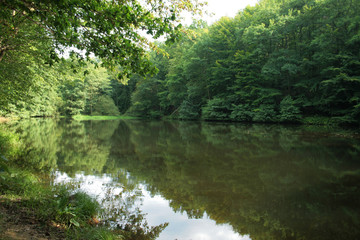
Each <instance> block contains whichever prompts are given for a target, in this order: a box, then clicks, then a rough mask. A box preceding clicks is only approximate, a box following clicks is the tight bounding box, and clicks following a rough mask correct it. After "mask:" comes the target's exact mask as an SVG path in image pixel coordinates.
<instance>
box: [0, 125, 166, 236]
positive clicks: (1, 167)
mask: <svg viewBox="0 0 360 240" xmlns="http://www.w3.org/2000/svg"><path fill="white" fill-rule="evenodd" d="M23 149H25V148H24V146H23V143H22V140H21V139H20V138H19V136H18V135H17V134H16V133H13V132H11V131H10V130H9V129H6V126H3V125H0V239H42V238H44V236H46V238H47V239H48V238H49V237H50V238H51V239H88V240H92V239H94V240H95V239H96V240H97V239H106V240H111V239H122V240H127V239H129V240H130V239H133V240H152V239H156V237H157V236H158V235H159V233H160V232H161V231H162V229H163V228H164V227H165V225H160V226H156V227H148V226H147V225H146V223H145V224H144V218H143V215H142V214H141V213H135V214H133V212H129V213H131V216H125V215H124V214H126V213H125V211H123V212H120V213H119V214H123V215H116V209H105V208H103V207H102V206H101V205H100V204H99V203H98V202H97V201H96V200H95V199H93V198H92V197H90V196H89V195H88V194H86V193H85V192H82V191H81V190H79V189H77V184H58V185H54V184H52V180H51V178H52V177H51V174H50V172H44V171H43V172H42V173H39V172H40V171H36V169H34V166H31V167H26V166H30V165H31V164H27V162H29V161H30V160H29V159H28V158H29V156H30V157H31V155H28V152H27V151H24V150H23ZM114 207H116V208H121V206H114ZM106 212H110V213H111V218H115V220H111V221H110V216H107V215H106ZM117 219H127V221H125V223H122V224H114V223H117ZM145 222H146V221H145ZM114 226H116V227H114ZM19 234H20V235H19Z"/></svg>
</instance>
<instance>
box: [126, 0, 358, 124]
mask: <svg viewBox="0 0 360 240" xmlns="http://www.w3.org/2000/svg"><path fill="white" fill-rule="evenodd" d="M359 9H360V2H359V1H356V0H344V1H337V0H319V1H314V0H285V1H283V0H282V1H280V0H279V1H277V0H262V1H259V4H257V5H256V6H254V7H247V8H246V9H244V10H243V11H241V12H239V13H238V15H237V16H236V17H235V18H233V19H230V18H226V17H224V18H222V19H220V20H219V21H218V22H216V23H214V24H213V25H211V26H209V27H206V26H204V25H194V26H192V29H194V31H195V33H196V35H197V37H196V38H192V39H188V38H185V39H184V40H182V41H181V42H179V43H177V44H175V45H173V46H171V47H168V48H167V51H168V52H169V54H170V58H169V59H167V58H165V57H161V56H155V57H153V61H154V62H155V63H156V66H158V68H159V70H160V71H159V74H158V75H157V76H155V77H152V78H148V79H145V80H136V79H135V80H136V81H137V85H136V90H135V91H134V93H133V95H132V106H131V108H130V110H131V112H132V113H133V114H138V115H142V116H146V115H147V116H152V117H157V116H172V117H177V118H180V119H200V118H202V119H206V120H232V121H255V122H297V121H299V120H301V119H302V118H304V117H308V116H319V117H328V118H331V122H332V123H355V124H358V123H359V119H360V105H359V103H360V72H359V69H360V48H359V46H360V38H359V36H360V18H359V16H358V11H359Z"/></svg>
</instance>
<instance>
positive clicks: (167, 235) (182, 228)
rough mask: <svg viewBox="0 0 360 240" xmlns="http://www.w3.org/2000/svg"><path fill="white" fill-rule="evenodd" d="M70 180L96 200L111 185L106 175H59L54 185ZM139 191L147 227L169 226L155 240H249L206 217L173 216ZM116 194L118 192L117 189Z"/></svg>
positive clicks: (162, 203)
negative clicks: (163, 224) (71, 176)
mask: <svg viewBox="0 0 360 240" xmlns="http://www.w3.org/2000/svg"><path fill="white" fill-rule="evenodd" d="M71 180H74V181H76V182H80V188H81V189H82V190H83V191H85V192H87V193H88V194H90V195H92V196H96V197H98V198H100V199H101V198H102V197H103V196H104V191H105V188H106V187H107V185H108V184H111V183H112V178H111V177H109V176H107V175H103V176H92V175H88V176H85V175H84V174H76V175H75V178H74V179H72V178H70V177H68V176H67V175H66V174H63V173H57V174H56V178H55V183H60V182H69V181H71ZM141 190H142V192H143V195H144V197H143V201H141V202H142V205H141V206H140V209H141V211H142V212H143V213H145V214H147V215H146V219H147V221H148V223H149V225H150V226H155V225H159V224H162V223H165V222H168V223H169V225H168V226H167V227H166V228H165V230H164V231H163V232H162V233H161V234H160V237H159V238H158V240H175V239H176V240H250V237H249V236H240V235H239V234H237V233H235V232H234V231H233V230H232V229H231V226H229V225H216V223H215V221H213V220H211V219H209V218H208V217H207V216H206V215H204V217H203V218H202V219H189V218H188V217H187V215H186V214H182V213H175V212H174V211H173V210H172V209H171V207H170V206H169V201H168V200H166V199H164V198H162V197H161V196H160V195H156V196H154V197H151V196H150V194H149V193H148V192H147V191H146V190H145V187H141ZM117 191H121V189H120V188H118V189H117Z"/></svg>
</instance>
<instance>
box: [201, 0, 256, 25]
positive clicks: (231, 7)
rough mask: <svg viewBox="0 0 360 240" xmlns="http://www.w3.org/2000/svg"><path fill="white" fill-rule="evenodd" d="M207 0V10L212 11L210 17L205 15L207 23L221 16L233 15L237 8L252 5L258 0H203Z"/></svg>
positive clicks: (240, 8)
mask: <svg viewBox="0 0 360 240" xmlns="http://www.w3.org/2000/svg"><path fill="white" fill-rule="evenodd" d="M205 1H207V2H208V6H207V10H208V11H209V12H213V13H214V14H215V15H214V16H212V17H205V18H204V20H205V21H207V22H208V23H209V24H212V23H214V22H215V21H217V20H219V19H220V18H221V17H223V16H227V17H234V16H235V15H236V13H237V12H238V11H239V10H242V9H244V8H245V7H246V6H248V5H251V6H254V5H255V4H256V3H257V2H258V0H205Z"/></svg>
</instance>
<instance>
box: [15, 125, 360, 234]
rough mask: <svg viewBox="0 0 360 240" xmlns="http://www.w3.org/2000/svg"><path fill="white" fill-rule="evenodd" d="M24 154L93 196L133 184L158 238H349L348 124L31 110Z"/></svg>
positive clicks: (353, 222)
mask: <svg viewBox="0 0 360 240" xmlns="http://www.w3.org/2000/svg"><path fill="white" fill-rule="evenodd" d="M14 127H15V128H17V129H18V131H19V132H21V133H22V136H23V138H24V139H25V141H27V142H28V147H29V152H31V153H32V154H33V156H34V157H33V158H32V159H33V161H32V162H31V163H30V164H32V165H33V167H34V168H38V169H41V170H42V171H52V172H53V173H54V176H55V181H57V182H59V181H69V180H70V179H73V180H74V179H75V180H77V181H79V186H80V187H81V188H82V189H84V190H86V191H87V192H89V193H90V194H93V195H94V196H97V197H98V198H99V199H104V198H105V195H106V194H105V193H106V192H107V193H108V192H109V189H111V191H110V192H111V193H114V194H117V193H118V192H121V191H129V192H131V191H133V192H136V194H135V195H136V197H135V198H134V199H132V204H133V205H134V206H140V209H141V211H142V212H144V213H147V216H146V218H147V221H148V222H149V224H151V225H158V224H161V223H164V222H168V223H169V226H168V227H167V228H166V229H165V230H164V231H163V232H162V233H161V235H160V237H159V239H160V240H172V239H178V240H190V239H192V240H218V239H233V240H239V239H244V240H245V239H264V240H265V239H267V240H269V239H270V240H271V239H319V240H320V239H357V238H359V237H360V231H359V228H358V226H359V225H360V219H359V213H360V197H359V194H360V192H359V187H360V140H359V137H358V136H359V135H358V134H356V132H354V130H347V131H344V130H341V131H340V130H337V129H327V128H319V127H300V126H279V125H244V124H230V123H199V122H176V121H174V122H167V121H140V120H126V121H120V120H117V121H84V122H76V121H54V120H32V121H23V122H20V123H19V124H18V125H17V126H14Z"/></svg>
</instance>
